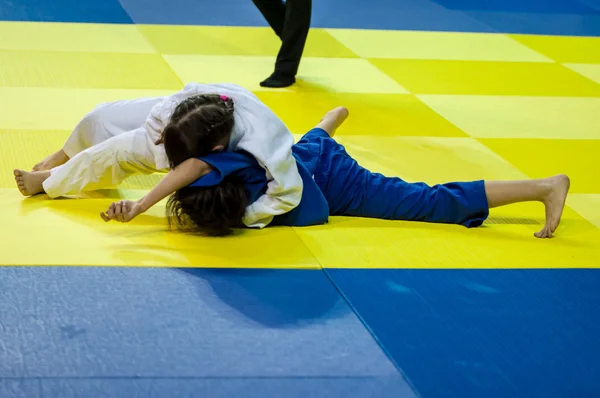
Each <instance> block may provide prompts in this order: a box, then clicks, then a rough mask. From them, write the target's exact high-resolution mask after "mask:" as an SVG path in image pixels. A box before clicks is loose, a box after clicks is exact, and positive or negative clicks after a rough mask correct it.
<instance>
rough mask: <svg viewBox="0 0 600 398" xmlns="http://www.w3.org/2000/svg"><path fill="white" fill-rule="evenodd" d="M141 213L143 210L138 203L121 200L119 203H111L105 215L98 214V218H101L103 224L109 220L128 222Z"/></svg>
mask: <svg viewBox="0 0 600 398" xmlns="http://www.w3.org/2000/svg"><path fill="white" fill-rule="evenodd" d="M143 212H144V209H143V208H142V205H141V204H140V202H138V201H131V200H121V201H119V202H113V203H111V204H110V206H109V207H108V210H107V211H106V213H104V212H102V213H100V217H102V219H103V220H104V221H105V222H109V221H110V220H115V221H118V222H129V221H131V220H133V219H134V218H135V217H137V216H138V215H140V214H141V213H143Z"/></svg>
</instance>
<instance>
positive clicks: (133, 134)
mask: <svg viewBox="0 0 600 398" xmlns="http://www.w3.org/2000/svg"><path fill="white" fill-rule="evenodd" d="M162 100H163V98H162V97H157V98H143V99H136V100H124V101H116V102H111V103H106V104H102V105H99V106H98V107H96V108H95V109H94V110H92V111H91V112H90V113H88V114H87V115H86V116H85V117H84V118H83V119H82V120H81V121H80V122H79V124H78V125H77V126H76V127H75V129H74V130H73V132H72V133H71V135H70V137H69V138H68V139H67V142H66V143H65V146H64V147H63V151H64V152H65V153H66V154H67V156H69V158H70V159H69V161H68V162H66V163H65V164H63V165H62V166H58V167H55V168H53V169H52V170H51V171H50V177H49V178H48V179H46V181H44V184H43V187H44V191H45V192H46V193H47V194H48V196H50V197H51V198H57V197H60V196H67V195H69V196H71V195H75V196H77V195H79V194H81V193H83V192H86V191H94V190H98V189H107V188H113V187H115V186H117V185H119V184H120V183H121V182H122V181H123V180H124V179H126V178H127V177H129V176H132V175H134V174H152V173H155V172H167V171H168V167H169V164H168V160H167V156H166V154H165V149H164V146H163V145H155V144H154V141H155V140H156V139H158V138H159V137H158V136H157V137H153V136H151V135H150V134H149V133H148V132H147V129H146V128H145V123H146V119H147V118H148V116H149V115H150V111H151V109H152V107H153V106H154V105H156V104H157V103H159V102H160V101H162Z"/></svg>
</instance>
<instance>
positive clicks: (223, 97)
mask: <svg viewBox="0 0 600 398" xmlns="http://www.w3.org/2000/svg"><path fill="white" fill-rule="evenodd" d="M221 99H222V100H223V101H227V100H228V99H229V97H228V96H226V95H221Z"/></svg>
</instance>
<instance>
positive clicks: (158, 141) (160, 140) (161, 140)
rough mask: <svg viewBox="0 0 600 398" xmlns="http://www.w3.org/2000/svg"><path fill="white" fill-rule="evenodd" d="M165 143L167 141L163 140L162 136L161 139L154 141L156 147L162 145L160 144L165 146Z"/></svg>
mask: <svg viewBox="0 0 600 398" xmlns="http://www.w3.org/2000/svg"><path fill="white" fill-rule="evenodd" d="M164 142H165V140H164V139H163V136H162V135H161V136H160V138H159V139H157V140H156V141H154V145H160V144H163V143H164Z"/></svg>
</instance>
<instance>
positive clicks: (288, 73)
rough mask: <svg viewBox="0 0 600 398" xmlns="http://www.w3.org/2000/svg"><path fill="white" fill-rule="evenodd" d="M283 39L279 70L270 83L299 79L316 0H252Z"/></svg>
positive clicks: (282, 84) (284, 83)
mask: <svg viewBox="0 0 600 398" xmlns="http://www.w3.org/2000/svg"><path fill="white" fill-rule="evenodd" d="M252 1H253V2H254V4H255V5H256V7H258V9H259V10H260V12H261V13H262V14H263V16H264V17H265V19H266V20H267V22H268V23H269V25H271V28H273V30H274V31H275V33H276V34H277V36H279V38H280V39H281V48H280V49H279V54H278V55H277V61H276V62H275V72H274V73H273V74H272V75H271V76H270V77H269V78H268V79H266V80H265V81H264V82H262V83H261V85H262V86H266V87H287V86H290V85H292V84H293V83H294V82H295V76H296V73H298V67H299V66H300V60H301V59H302V53H303V51H304V45H305V44H306V38H307V37H308V31H309V30H310V18H311V13H312V0H287V1H286V3H285V5H284V3H283V2H282V1H281V0H252Z"/></svg>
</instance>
